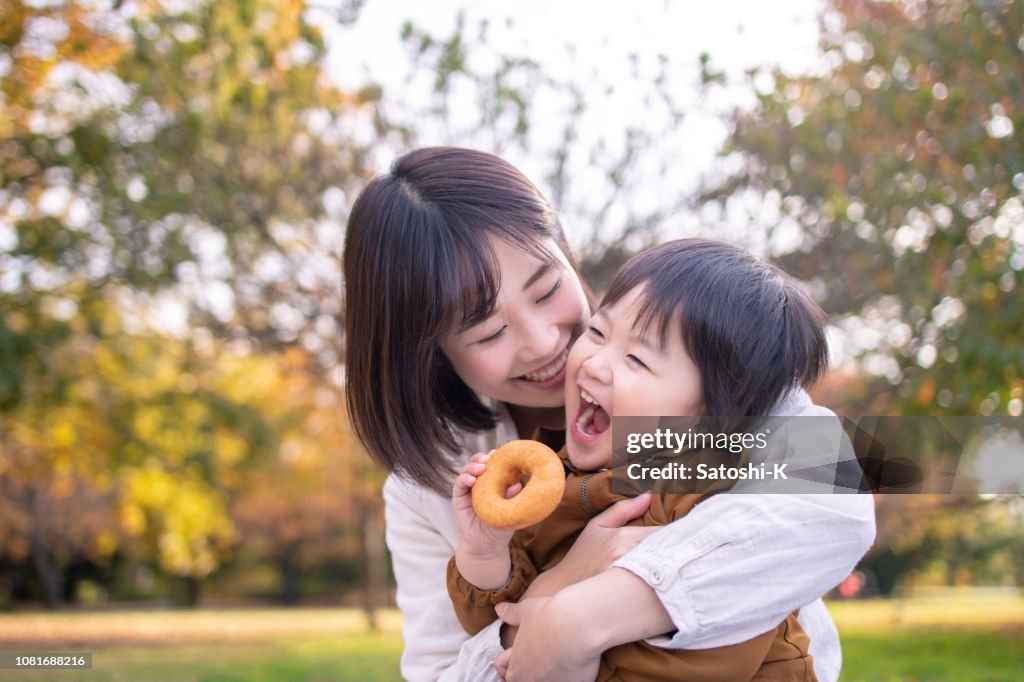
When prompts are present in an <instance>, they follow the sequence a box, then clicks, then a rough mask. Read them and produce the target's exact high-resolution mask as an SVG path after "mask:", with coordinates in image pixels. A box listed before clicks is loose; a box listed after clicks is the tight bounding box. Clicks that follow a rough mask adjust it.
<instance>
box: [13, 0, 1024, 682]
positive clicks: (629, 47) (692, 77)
mask: <svg viewBox="0 0 1024 682" xmlns="http://www.w3.org/2000/svg"><path fill="white" fill-rule="evenodd" d="M0 111H2V116H0V611H8V612H10V613H7V614H0V646H2V648H3V649H4V650H15V649H18V648H19V647H21V649H20V650H25V649H24V647H30V648H40V647H43V646H44V645H45V646H46V647H48V648H50V649H52V648H53V647H54V646H56V647H58V648H59V647H60V646H64V647H65V648H68V647H72V646H79V647H80V646H85V647H86V648H90V649H91V648H96V647H112V648H110V649H109V651H108V654H109V656H113V657H114V660H116V661H118V662H119V665H129V663H127V662H126V661H127V660H128V659H129V658H131V656H130V655H129V653H125V652H131V651H136V652H137V651H140V649H138V647H146V646H153V645H154V643H155V642H157V641H158V640H159V642H161V643H162V644H167V643H168V642H175V641H180V642H183V643H184V644H182V645H183V646H184V645H190V646H195V645H197V642H199V641H201V640H202V641H207V640H211V639H212V640H218V638H220V639H221V640H223V641H224V642H227V643H228V644H230V645H232V646H235V645H238V646H241V645H242V644H246V643H247V644H250V645H251V644H252V643H253V642H263V643H264V646H262V647H261V648H260V649H259V653H255V650H247V651H248V653H247V654H246V655H245V657H244V658H241V659H238V660H235V661H234V662H231V663H230V665H232V666H239V665H242V666H243V668H244V664H243V663H242V661H243V660H244V661H252V660H257V661H261V663H260V670H263V669H268V670H271V671H272V672H271V673H268V674H270V677H268V678H267V679H283V678H287V677H294V678H303V677H305V676H308V675H311V674H312V673H311V672H310V671H311V670H312V669H313V668H312V667H307V668H303V667H301V666H300V667H298V668H296V669H295V670H292V669H291V668H289V667H288V666H289V665H292V664H293V663H294V662H295V661H296V660H298V659H301V660H303V661H305V662H306V663H307V664H308V665H309V666H314V665H323V666H326V667H325V668H323V670H326V671H328V672H327V673H326V674H328V675H333V676H334V677H341V678H356V677H358V678H361V679H371V678H374V677H379V678H380V679H391V678H393V677H394V676H395V675H397V663H396V661H397V653H398V651H399V649H400V646H401V642H400V638H399V637H398V634H397V622H398V616H397V615H396V613H395V612H394V611H393V609H392V608H391V607H392V605H393V601H392V580H391V578H390V575H389V572H388V571H389V569H388V559H387V555H386V548H385V547H384V545H383V519H382V510H381V499H380V486H381V484H382V482H383V473H382V472H381V471H380V470H379V469H377V468H376V467H375V466H374V465H373V464H372V463H370V462H369V461H368V459H367V458H366V456H365V454H364V453H363V452H362V450H361V449H360V447H359V446H358V443H357V442H355V440H354V439H353V437H352V435H351V433H350V431H349V428H348V425H347V423H346V420H345V409H344V405H343V402H342V395H343V376H344V368H343V367H342V366H340V358H341V357H342V348H343V344H344V338H343V334H342V329H343V326H344V320H343V319H342V310H343V305H342V300H343V287H342V282H341V276H340V265H339V263H340V260H339V259H340V252H341V245H342V243H343V239H344V225H345V221H346V219H347V213H348V210H349V206H350V205H351V203H352V201H353V200H354V198H355V196H356V195H357V193H358V191H359V190H360V188H361V187H362V186H363V185H364V184H365V183H366V182H367V180H369V179H370V178H372V177H373V176H374V175H375V174H377V173H379V172H382V171H385V170H386V169H387V167H388V165H389V164H390V162H391V161H392V160H393V159H394V158H395V157H396V156H397V155H399V154H401V153H402V152H403V151H405V150H408V149H410V148H412V147H415V146H421V145H434V144H456V145H461V146H471V147H476V148H480V149H485V150H488V151H492V152H495V153H498V154H500V155H502V156H504V157H505V158H507V159H508V160H510V161H511V162H513V163H515V164H516V165H518V166H519V167H521V168H522V169H523V170H524V171H525V172H526V173H527V175H528V176H530V178H531V179H532V180H533V181H534V182H535V183H536V184H537V185H538V186H539V187H540V188H541V190H542V192H544V194H545V195H546V196H547V197H548V198H549V199H550V200H551V201H552V203H553V204H554V206H555V207H556V209H557V210H558V211H559V214H560V215H561V217H562V222H563V224H564V225H565V227H566V230H567V232H568V235H569V238H570V241H571V242H572V244H573V246H574V248H575V249H576V250H577V253H578V255H579V256H580V258H581V260H582V268H583V272H584V274H585V276H586V277H587V278H588V281H589V282H590V283H591V284H592V285H593V287H594V288H595V290H597V291H600V290H601V288H602V286H603V285H605V284H606V283H607V282H608V280H609V279H610V277H611V275H612V274H613V273H614V272H615V270H616V269H617V268H618V266H619V265H620V264H621V263H622V262H623V261H624V260H625V259H626V258H628V257H629V255H631V254H632V253H635V252H636V251H638V250H640V249H642V248H644V247H645V246H647V245H650V244H654V243H657V242H660V241H662V240H664V239H668V238H677V237H682V236H697V235H700V236H714V237H717V238H721V239H726V240H729V241H733V242H735V243H737V244H740V245H742V246H744V247H745V248H748V249H750V250H752V251H754V252H755V253H757V254H759V255H761V256H764V257H769V258H773V259H775V260H776V261H777V262H779V263H780V264H782V265H783V266H784V267H785V268H786V269H788V270H789V271H790V272H792V273H794V274H795V275H797V276H798V277H800V278H801V279H802V280H804V281H805V282H806V283H807V285H808V287H809V288H810V290H811V291H812V292H813V294H814V295H815V297H816V298H817V299H818V301H819V302H820V303H821V305H822V306H823V307H824V308H825V310H826V311H827V312H828V314H829V316H830V327H829V332H830V341H831V344H832V351H833V358H832V361H833V371H832V372H831V374H830V376H829V377H828V379H827V380H826V381H825V382H823V384H822V385H821V386H819V387H818V390H817V394H818V395H817V397H818V400H819V402H822V403H824V404H826V405H828V406H829V407H832V408H833V409H835V410H836V411H837V412H839V413H841V414H847V415H863V414H890V415H927V414H934V415H986V416H988V415H1004V416H1011V417H1020V416H1021V415H1022V412H1024V345H1022V343H1021V332H1022V330H1024V296H1022V293H1021V285H1022V270H1024V134H1022V131H1024V3H1021V2H1017V1H1014V0H973V1H965V0H957V1H954V0H948V1H947V0H932V1H930V2H928V1H911V0H893V1H889V2H866V1H854V0H827V1H826V0H799V1H798V2H791V3H778V4H776V3H759V2H754V1H753V0H749V1H739V0H729V1H726V2H718V3H711V5H708V4H707V3H702V4H701V5H697V4H694V3H682V2H675V3H672V2H649V3H633V4H630V3H614V4H613V3H586V2H562V3H542V2H540V1H539V0H521V1H520V2H517V3H515V5H514V6H509V5H508V4H507V3H500V2H497V1H487V2H476V3H465V2H457V1H456V0H444V1H440V0H439V1H437V2H430V3H412V2H385V1H384V0H310V1H304V0H283V1H276V2H271V1H270V0H219V1H218V2H209V1H205V0H163V1H161V0H136V1H134V2H133V1H120V0H96V1H92V2H90V1H85V0H83V1H80V2H75V1H68V2H61V1H59V0H31V1H29V0H5V2H4V4H3V6H2V7H0ZM877 502H878V511H879V517H878V518H879V533H878V541H877V542H876V545H875V547H874V548H873V549H872V551H871V552H870V553H869V555H868V556H867V557H866V558H865V560H864V561H863V562H862V565H861V566H860V567H859V570H858V572H857V573H856V574H855V575H854V576H852V577H851V579H850V580H848V581H847V582H846V583H844V585H843V586H841V588H840V590H838V591H837V593H836V594H835V595H834V598H835V599H836V600H843V599H850V600H853V599H855V598H857V599H860V598H864V597H879V596H880V597H882V598H884V599H883V600H882V601H870V602H863V603H862V605H861V606H860V607H859V610H858V607H857V605H856V604H855V603H854V602H852V601H851V602H848V603H845V602H844V603H838V602H836V603H834V604H833V611H834V612H835V613H836V614H837V620H839V622H840V626H841V630H842V631H843V633H844V642H845V643H846V646H847V654H848V656H847V660H848V663H851V662H852V663H851V664H852V665H853V667H852V668H850V667H849V665H848V670H850V671H851V677H850V679H882V678H881V677H880V676H879V675H881V673H880V672H879V673H878V674H876V673H875V672H873V671H874V670H875V669H874V668H872V667H871V666H872V665H875V664H876V663H875V662H876V661H883V662H885V663H886V666H887V667H884V668H879V670H885V671H888V672H892V670H893V669H892V667H891V666H892V664H893V663H892V662H893V660H894V659H895V658H899V657H900V656H903V658H899V660H900V661H903V662H902V663H900V665H904V664H905V665H906V666H907V667H906V668H899V669H897V670H896V674H897V677H896V678H893V679H904V677H899V675H901V674H905V675H906V676H907V677H906V679H975V677H972V676H971V675H980V676H979V677H977V678H976V679H1012V674H1013V673H1011V671H1014V670H1019V669H1020V667H1021V666H1022V665H1024V655H1022V654H1021V653H1020V652H1021V651H1024V605H1022V603H1021V600H1020V586H1021V585H1022V584H1024V568H1022V567H1024V524H1022V520H1024V500H1022V498H1021V496H1019V495H1012V496H1011V495H985V496H979V495H964V496H936V497H930V496H897V495H892V496H884V497H879V498H878V501H877ZM275 604H280V605H289V606H296V605H300V604H301V605H304V606H305V607H306V608H304V609H303V610H302V611H301V612H295V611H289V610H280V609H275V608H271V607H272V606H273V605H275ZM197 606H201V607H204V608H202V609H199V610H189V609H186V610H184V611H182V610H180V609H179V608H178V607H197ZM243 607H244V608H245V609H248V610H244V611H239V610H237V609H240V608H243ZM255 607H261V610H255ZM313 607H316V608H313ZM126 609H127V610H126ZM233 609H234V610H233ZM53 612H58V613H53ZM154 614H160V617H159V618H156V616H155V615H154ZM154 618H156V620H154ZM257 621H258V622H260V623H263V626H261V627H257V626H256V625H254V623H256V622H257ZM156 622H160V623H163V625H162V626H160V627H158V628H157V629H155V630H154V629H152V627H150V625H146V624H147V623H148V624H152V623H156ZM298 623H303V624H304V625H297V624H298ZM247 626H248V627H247ZM147 628H149V629H147ZM160 628H164V629H160ZM893 628H896V629H897V630H898V632H899V633H902V634H894V632H895V630H893ZM950 628H952V630H950ZM881 630H887V632H881ZM86 632H92V633H98V634H95V636H93V635H86V634H85V633H86ZM146 632H149V633H150V634H149V635H146V634H145V633H146ZM950 632H953V633H955V635H951V634H950ZM140 633H141V634H140ZM153 633H156V634H153ZM232 633H233V634H232ZM340 633H344V634H340ZM848 633H849V636H848ZM922 633H924V634H922ZM296 634H301V635H302V640H301V643H294V646H292V645H291V644H287V643H288V642H292V640H291V639H289V638H288V636H292V637H294V636H295V635H296ZM286 635H288V636H286ZM901 637H905V638H906V639H905V640H904V639H901ZM928 637H931V638H933V639H931V640H929V639H928ZM261 638H263V639H261ZM872 638H874V639H872ZM271 642H273V643H274V644H273V645H271V644H270V643H271ZM909 642H915V644H908V643H909ZM286 644H287V646H291V647H292V648H282V647H285V646H286ZM118 646H121V647H124V649H123V650H122V649H118V648H117V647H118ZM211 646H214V645H211ZM918 646H920V651H919V652H918V653H917V654H913V655H912V654H910V653H907V649H916V648H917V647H918ZM275 647H276V648H275ZM302 647H305V648H302ZM310 647H312V648H310ZM346 647H347V648H346ZM851 647H852V648H851ZM858 647H860V648H859V649H858ZM886 647H890V649H891V651H889V650H887V649H886ZM926 649H930V650H932V651H933V652H934V651H948V652H951V653H950V655H949V657H948V658H947V659H941V658H940V659H936V660H938V662H936V660H933V659H932V658H929V657H928V656H926V655H925V653H924V652H925V650H926ZM143 650H144V649H143ZM146 651H149V650H146ZM217 651H218V653H217V655H216V656H213V655H210V656H209V659H210V660H209V661H207V662H206V663H203V665H209V666H211V668H210V669H211V670H219V668H217V666H218V665H222V663H220V662H218V661H220V660H221V659H222V658H223V655H222V654H223V651H222V650H220V649H217ZM886 651H889V653H888V654H887V653H884V652H886ZM116 652H121V653H116ZM161 652H162V653H161ZM267 652H270V653H267ZM274 652H277V653H274ZM858 652H859V653H858ZM119 656H120V658H118V657H119ZM161 656H164V657H167V661H165V663H166V665H168V666H171V667H172V668H173V667H174V665H175V662H177V663H180V660H179V659H178V654H177V653H169V652H168V650H166V649H160V650H159V651H157V650H154V651H149V653H148V654H146V656H143V657H141V658H139V660H140V661H142V662H137V664H138V665H139V666H143V667H140V668H138V669H132V670H135V673H136V677H149V676H152V675H151V674H150V672H147V670H148V668H145V666H146V665H150V663H146V662H145V661H158V662H159V661H161V660H163V659H161ZM260 656H277V658H274V659H273V660H272V661H270V662H268V661H266V660H264V659H261V658H260ZM851 657H852V658H851ZM214 659H216V660H214ZM904 659H906V660H905V661H904ZM956 659H966V660H969V661H971V666H969V667H970V668H971V671H970V672H967V671H966V670H964V671H960V672H958V671H957V669H956V668H955V664H954V663H953V662H952V661H954V660H956ZM99 660H100V659H99V658H97V665H96V667H97V669H99V668H101V667H102V666H100V665H99V663H98V661H99ZM108 660H109V659H108ZM197 660H200V661H204V660H205V659H204V658H203V655H202V654H198V659H197ZM342 660H344V662H339V661H342ZM310 661H313V662H315V663H309V662H310ZM985 662H990V663H991V664H992V665H993V666H995V667H992V668H991V669H981V672H978V670H979V668H978V665H981V664H984V663H985ZM364 664H365V666H368V667H359V666H363V665H364ZM153 665H156V664H153ZM197 665H198V664H197ZM275 665H279V666H281V667H279V668H275V667H274V666H275ZM332 666H334V667H332ZM338 666H348V667H338ZM352 666H355V667H352ZM929 666H931V667H929ZM317 670H320V669H319V668H317ZM273 671H276V672H273ZM289 671H291V672H289ZM900 671H903V672H900ZM250 672H251V674H248V673H239V674H241V675H242V677H241V678H239V679H257V678H258V674H257V673H256V672H255V669H253V670H252V671H250ZM97 674H102V673H100V672H97ZM197 674H198V673H197ZM260 674H262V673H260ZM1002 675H1005V677H1003V676H1002ZM858 676H859V677H858ZM97 679H103V678H101V677H97ZM185 679H191V678H188V677H185ZM231 679H235V678H231Z"/></svg>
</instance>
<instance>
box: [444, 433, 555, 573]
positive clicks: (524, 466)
mask: <svg viewBox="0 0 1024 682" xmlns="http://www.w3.org/2000/svg"><path fill="white" fill-rule="evenodd" d="M523 476H529V480H528V481H527V482H526V485H525V486H524V485H523V484H522V482H521V477H523ZM564 489H565V470H564V469H563V467H562V463H561V461H560V460H559V459H558V456H557V455H556V454H555V453H554V451H553V450H551V448H549V447H547V446H546V445H544V444H542V443H537V442H534V441H524V440H516V441H511V442H509V443H506V444H505V445H503V446H502V447H500V448H498V449H497V450H492V451H491V452H489V453H482V452H481V453H478V454H476V455H474V456H473V457H472V459H470V461H469V463H468V464H467V465H466V466H465V467H464V468H463V469H462V471H461V472H460V473H459V476H458V478H456V479H455V486H454V488H453V490H452V510H453V512H454V514H455V521H456V523H457V524H458V527H459V536H460V541H459V546H458V548H457V549H456V551H455V564H456V566H457V567H458V569H459V572H460V573H461V574H462V576H463V577H464V578H465V579H466V580H468V581H469V582H470V583H471V584H472V585H475V586H476V587H478V588H480V589H485V590H490V589H497V588H498V587H500V586H501V585H502V583H503V582H505V580H506V577H507V576H508V575H509V571H510V566H511V563H510V561H511V560H510V557H509V549H508V542H509V540H511V539H512V533H513V531H514V530H516V529H519V528H526V527H527V526H531V525H533V524H535V523H538V522H539V521H541V520H543V519H544V518H545V517H546V516H547V515H548V514H550V513H551V512H552V511H554V509H555V507H557V506H558V503H559V501H560V500H561V499H562V491H563V490H564Z"/></svg>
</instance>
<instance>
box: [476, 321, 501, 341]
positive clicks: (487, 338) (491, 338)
mask: <svg viewBox="0 0 1024 682" xmlns="http://www.w3.org/2000/svg"><path fill="white" fill-rule="evenodd" d="M506 328H508V325H505V326H504V327H502V328H501V329H499V330H498V331H496V332H494V333H493V334H491V335H490V336H485V337H484V338H482V339H480V340H479V341H477V343H490V342H491V341H495V340H497V339H498V338H499V337H500V336H501V335H502V334H504V333H505V329H506Z"/></svg>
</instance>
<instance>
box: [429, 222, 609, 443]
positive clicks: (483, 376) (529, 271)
mask: <svg viewBox="0 0 1024 682" xmlns="http://www.w3.org/2000/svg"><path fill="white" fill-rule="evenodd" d="M541 245H542V246H543V247H544V248H545V249H547V251H548V252H550V253H552V254H554V255H555V256H556V258H557V260H556V261H555V262H554V263H546V262H544V261H542V260H540V259H538V258H536V257H535V256H533V255H530V254H528V253H526V252H524V251H521V250H520V249H518V248H516V247H515V246H512V245H510V244H508V243H507V242H504V241H502V240H501V239H497V238H494V237H492V238H491V246H492V247H493V248H494V253H495V256H497V261H498V265H499V266H500V268H501V285H500V286H501V288H500V290H499V291H498V298H497V303H496V305H495V309H494V312H493V313H492V314H491V316H490V317H488V318H487V319H486V320H484V321H483V322H480V323H479V324H477V325H474V326H473V327H471V328H469V329H467V330H466V331H464V332H462V333H459V334H452V335H451V336H449V337H448V338H447V339H446V340H445V341H444V343H442V344H441V349H442V350H443V351H444V354H445V355H446V356H447V357H448V359H449V361H451V363H452V366H453V367H454V368H455V372H456V373H457V374H458V375H459V377H460V378H461V379H462V380H463V381H464V382H466V385H467V386H469V387H470V388H471V389H473V390H474V391H476V392H477V393H480V394H481V395H485V396H488V397H490V398H494V399H496V400H501V401H503V402H506V403H510V404H512V405H522V406H527V407H559V406H561V405H562V404H563V402H562V401H563V400H564V399H565V388H564V387H565V377H566V374H565V363H566V356H567V355H568V350H569V344H570V342H571V341H572V339H574V338H576V337H577V336H578V335H579V334H580V332H581V331H582V329H583V325H585V324H586V322H587V319H588V318H589V316H590V307H589V305H588V304H587V298H586V295H585V294H584V293H583V287H582V286H581V284H580V280H579V278H578V277H577V276H576V273H575V271H574V270H573V269H572V267H571V266H570V265H569V262H568V261H567V260H566V258H565V255H564V254H563V253H562V251H561V249H559V248H558V245H557V244H555V242H554V240H551V239H546V240H544V241H543V242H542V244H541ZM528 435H529V434H525V435H524V437H525V436H528Z"/></svg>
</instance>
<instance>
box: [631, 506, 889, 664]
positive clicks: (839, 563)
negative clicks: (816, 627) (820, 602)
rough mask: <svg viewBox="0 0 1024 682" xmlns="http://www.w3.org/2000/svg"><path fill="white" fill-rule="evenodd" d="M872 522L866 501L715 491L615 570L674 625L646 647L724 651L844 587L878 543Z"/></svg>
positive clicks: (871, 512) (870, 510)
mask: <svg viewBox="0 0 1024 682" xmlns="http://www.w3.org/2000/svg"><path fill="white" fill-rule="evenodd" d="M874 519H875V517H874V501H873V499H872V498H871V496H870V495H785V494H763V495H755V494H746V495H742V494H736V495H733V494H723V495H715V496H713V497H711V498H710V499H708V500H706V501H704V502H702V503H701V504H699V505H697V506H696V507H695V508H694V509H693V511H691V512H690V513H689V514H687V515H686V516H685V517H683V518H681V519H679V520H677V521H675V522H674V523H671V524H669V525H667V526H665V527H664V528H662V529H661V530H659V531H658V532H656V533H654V534H653V535H651V536H650V537H648V538H647V539H646V540H644V541H643V542H642V543H640V544H639V545H637V547H636V548H634V549H633V551H631V552H629V553H628V554H626V555H625V556H623V557H622V558H621V559H619V560H618V561H617V562H616V563H615V564H614V565H615V566H618V567H620V568H624V569H626V570H628V571H630V572H631V573H634V574H635V575H637V576H638V577H639V578H640V579H642V580H643V581H644V582H646V583H647V584H648V585H649V586H650V587H651V588H652V589H653V590H654V591H655V592H656V593H657V594H658V597H659V599H660V600H661V603H662V605H663V606H664V607H665V610H666V611H667V612H668V614H669V616H670V617H671V618H672V622H673V623H674V624H675V626H676V628H677V630H676V632H675V633H672V634H671V635H670V636H665V637H658V638H654V639H651V640H648V641H649V643H651V644H654V645H655V646H661V647H664V648H669V649H705V648H710V647H718V646H727V645H730V644H736V643H739V642H742V641H744V640H747V639H750V638H752V637H754V636H756V635H758V634H760V633H762V632H765V631H767V630H770V629H771V628H774V627H776V626H777V625H778V624H779V623H781V622H782V621H783V620H784V619H785V618H786V616H787V615H788V614H790V613H792V612H793V611H796V610H797V609H799V608H801V607H803V606H805V605H807V604H810V603H811V602H813V601H815V600H816V599H818V598H819V597H820V596H821V595H823V594H825V593H826V592H827V591H828V590H830V589H832V588H833V587H835V586H836V585H838V584H839V583H840V582H842V580H843V579H844V578H846V576H847V575H849V573H850V571H851V570H853V567H854V566H855V565H856V563H857V561H859V560H860V558H861V557H862V556H863V555H864V553H865V552H866V551H867V549H868V548H869V547H870V546H871V543H872V542H873V541H874V536H875V520H874Z"/></svg>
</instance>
